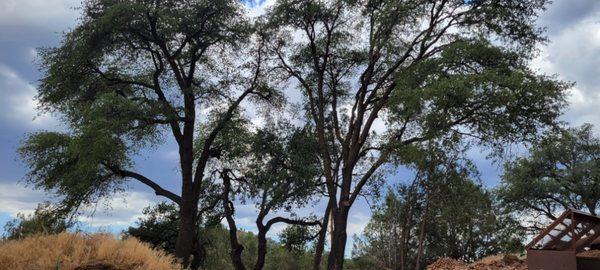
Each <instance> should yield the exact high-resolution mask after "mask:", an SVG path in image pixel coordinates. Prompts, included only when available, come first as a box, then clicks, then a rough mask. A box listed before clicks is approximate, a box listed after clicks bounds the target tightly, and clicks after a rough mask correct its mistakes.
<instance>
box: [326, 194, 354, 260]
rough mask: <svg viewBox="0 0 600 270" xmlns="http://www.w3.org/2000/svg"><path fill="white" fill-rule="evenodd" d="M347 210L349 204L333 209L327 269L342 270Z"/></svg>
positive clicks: (346, 236)
mask: <svg viewBox="0 0 600 270" xmlns="http://www.w3.org/2000/svg"><path fill="white" fill-rule="evenodd" d="M349 210H350V207H349V206H342V207H340V208H338V209H337V210H333V235H332V241H331V251H330V253H329V258H328V261H327V269H329V270H342V269H343V267H344V252H345V250H346V240H347V238H348V235H347V233H346V228H347V227H348V212H349Z"/></svg>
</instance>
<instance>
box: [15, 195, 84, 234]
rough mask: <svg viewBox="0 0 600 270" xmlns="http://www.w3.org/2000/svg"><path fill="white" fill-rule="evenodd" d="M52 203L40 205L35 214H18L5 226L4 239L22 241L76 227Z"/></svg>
mask: <svg viewBox="0 0 600 270" xmlns="http://www.w3.org/2000/svg"><path fill="white" fill-rule="evenodd" d="M56 210H57V209H56V206H54V205H52V204H51V203H50V202H44V203H40V204H38V206H37V207H36V209H35V212H34V213H33V214H29V215H25V214H22V213H19V214H17V218H15V219H13V220H11V221H9V222H7V223H6V225H4V239H7V240H13V239H21V238H24V237H27V236H31V235H35V234H56V233H61V232H64V231H66V230H67V229H69V228H72V227H73V226H74V225H75V222H74V221H71V220H69V219H67V218H66V217H65V216H64V215H62V214H61V213H60V212H58V211H56Z"/></svg>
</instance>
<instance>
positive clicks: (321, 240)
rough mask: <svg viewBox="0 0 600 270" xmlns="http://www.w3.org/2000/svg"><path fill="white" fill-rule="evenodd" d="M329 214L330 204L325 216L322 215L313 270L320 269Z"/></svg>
mask: <svg viewBox="0 0 600 270" xmlns="http://www.w3.org/2000/svg"><path fill="white" fill-rule="evenodd" d="M330 213H331V202H330V203H328V204H327V208H326V209H325V215H323V220H322V221H321V222H322V224H323V225H322V226H321V231H320V232H319V238H318V240H317V244H316V247H315V259H314V261H313V270H319V269H321V259H322V258H323V250H324V249H325V237H326V236H327V227H328V226H329V215H330Z"/></svg>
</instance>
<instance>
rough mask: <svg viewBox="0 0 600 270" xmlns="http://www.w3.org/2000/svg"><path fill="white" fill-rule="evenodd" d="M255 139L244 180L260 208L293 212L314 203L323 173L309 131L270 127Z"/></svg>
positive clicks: (278, 126) (252, 142) (286, 125)
mask: <svg viewBox="0 0 600 270" xmlns="http://www.w3.org/2000/svg"><path fill="white" fill-rule="evenodd" d="M251 138H252V139H251V141H250V142H249V143H250V146H249V152H248V154H247V158H248V163H247V166H246V167H245V168H244V177H245V178H246V180H247V182H246V184H247V185H246V187H247V191H248V195H249V196H250V197H253V198H256V199H257V204H262V205H263V206H264V207H268V209H270V210H277V209H281V208H283V209H284V210H287V211H290V210H291V209H292V207H299V206H302V205H303V204H305V203H307V202H308V201H309V200H311V199H313V198H311V196H312V195H313V194H314V193H315V191H316V190H317V183H318V178H317V177H318V176H319V172H320V170H319V165H318V159H317V154H316V153H317V152H316V151H317V150H316V148H317V146H316V142H315V138H314V137H312V136H311V133H310V132H309V131H308V130H307V129H301V128H297V127H294V126H292V125H290V124H287V123H277V124H267V125H266V126H265V127H264V128H261V129H258V130H257V131H256V133H255V134H254V135H253V136H252V137H251ZM263 197H264V198H265V199H266V201H263ZM261 209H262V206H261ZM267 211H268V210H267Z"/></svg>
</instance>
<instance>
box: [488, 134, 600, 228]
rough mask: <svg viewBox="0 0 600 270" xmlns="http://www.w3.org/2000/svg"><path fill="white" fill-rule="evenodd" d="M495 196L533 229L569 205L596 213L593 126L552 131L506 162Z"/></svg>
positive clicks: (598, 195)
mask: <svg viewBox="0 0 600 270" xmlns="http://www.w3.org/2000/svg"><path fill="white" fill-rule="evenodd" d="M498 195H499V197H500V199H501V200H502V203H503V204H504V205H506V207H507V209H511V210H513V211H514V213H516V214H518V215H522V216H525V217H528V218H529V219H528V221H530V224H529V225H527V226H528V227H529V228H530V229H533V230H534V231H537V230H541V229H543V228H544V224H545V223H546V222H547V220H548V219H550V220H555V219H556V218H557V217H558V215H560V213H561V212H562V211H564V210H566V209H567V208H570V207H573V208H576V209H585V210H587V211H588V212H590V213H591V214H593V215H597V214H599V212H598V207H600V138H598V137H596V136H594V134H593V126H592V125H589V124H585V125H583V126H581V127H579V128H567V129H560V130H554V131H552V132H550V133H549V134H547V135H546V136H545V137H544V138H543V139H542V140H540V141H539V142H536V143H535V144H533V145H532V146H531V147H530V149H529V155H528V156H526V157H521V158H517V159H516V160H514V161H511V162H508V163H507V164H506V166H505V171H504V174H503V175H502V182H501V184H500V186H499V188H498Z"/></svg>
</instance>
